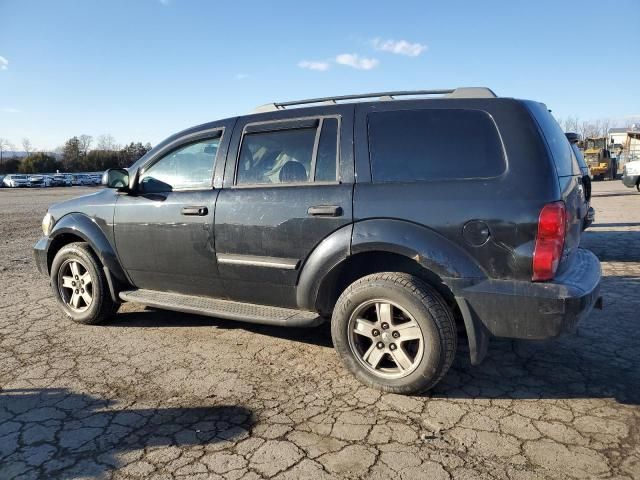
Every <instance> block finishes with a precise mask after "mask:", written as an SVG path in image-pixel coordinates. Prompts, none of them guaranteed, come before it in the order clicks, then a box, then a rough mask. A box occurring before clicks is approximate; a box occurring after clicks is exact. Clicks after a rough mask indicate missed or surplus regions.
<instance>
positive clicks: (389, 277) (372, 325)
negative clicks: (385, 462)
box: [331, 272, 457, 393]
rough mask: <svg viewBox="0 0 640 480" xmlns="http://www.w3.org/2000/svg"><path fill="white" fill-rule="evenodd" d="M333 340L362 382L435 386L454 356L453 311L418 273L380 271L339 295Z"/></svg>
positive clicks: (397, 387) (403, 387) (394, 388)
mask: <svg viewBox="0 0 640 480" xmlns="http://www.w3.org/2000/svg"><path fill="white" fill-rule="evenodd" d="M331 334H332V338H333V344H334V346H335V348H336V350H337V351H338V353H339V355H340V357H341V358H342V361H343V362H344V364H345V366H346V367H347V368H348V369H349V370H350V371H351V372H352V373H353V374H354V375H355V376H356V378H357V379H358V380H360V381H361V382H362V383H364V384H366V385H369V386H371V387H375V388H379V389H381V390H384V391H387V392H393V393H416V392H420V391H425V390H428V389H430V388H432V387H433V386H434V385H435V384H436V383H438V382H439V381H440V379H441V378H442V377H443V376H444V375H445V374H446V373H447V371H448V370H449V367H450V366H451V363H452V362H453V358H454V356H455V351H456V344H457V336H456V325H455V321H454V318H453V314H452V312H451V310H450V309H449V307H448V306H447V304H446V302H445V301H444V299H443V298H442V297H441V296H440V294H438V293H437V292H436V291H435V290H434V289H433V288H432V287H430V286H429V285H427V284H426V283H425V282H423V281H422V280H420V279H419V278H417V277H414V276H412V275H408V274H404V273H393V272H387V273H376V274H373V275H368V276H366V277H363V278H361V279H360V280H357V281H356V282H354V283H353V284H351V285H350V286H349V287H348V288H347V289H346V290H345V291H344V292H343V293H342V295H340V298H339V299H338V302H337V303H336V306H335V309H334V312H333V316H332V320H331Z"/></svg>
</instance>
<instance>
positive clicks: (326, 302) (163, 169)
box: [35, 88, 602, 393]
mask: <svg viewBox="0 0 640 480" xmlns="http://www.w3.org/2000/svg"><path fill="white" fill-rule="evenodd" d="M407 94H411V95H413V96H414V98H411V99H407V100H400V99H398V98H399V97H402V96H404V95H407ZM435 94H440V95H441V97H439V98H434V97H433V95H435ZM417 95H426V97H423V98H416V97H415V96H417ZM377 97H382V98H383V99H384V100H385V101H379V100H377V99H376V98H377ZM372 98H373V99H374V100H371V99H372ZM344 100H358V101H356V102H350V103H349V102H347V103H344V102H343V101H344ZM296 107H298V108H296ZM103 178H104V182H105V185H106V186H107V187H110V188H105V189H103V190H101V191H99V192H97V193H95V194H93V195H90V196H85V197H80V198H77V199H73V200H69V201H66V202H63V203H59V204H57V205H53V206H51V207H50V208H49V210H48V212H47V214H46V215H45V217H44V219H43V232H44V237H43V238H42V239H41V240H39V241H38V243H37V244H36V245H35V257H36V263H37V265H38V268H39V270H40V271H41V272H42V273H43V274H45V275H48V276H49V277H50V279H51V284H52V288H53V293H54V296H55V298H56V299H57V301H58V303H59V305H60V307H61V309H62V311H63V312H64V313H65V314H66V315H67V316H68V317H69V318H71V319H72V320H74V321H76V322H79V323H86V324H95V323H99V322H103V321H105V320H107V319H108V318H110V317H111V316H112V315H113V314H114V312H115V311H116V310H117V308H118V305H119V304H120V303H121V302H127V301H135V302H140V303H142V304H145V305H149V306H153V307H157V308H164V309H169V310H175V311H179V312H190V313H198V314H203V315H211V316H215V317H219V318H226V319H231V320H242V321H247V322H255V323H263V324H271V325H279V326H292V327H294V326H295V327H303V326H307V327H308V326H314V325H318V324H319V323H321V322H323V321H325V320H326V321H330V322H331V332H332V337H333V344H334V346H335V348H336V350H337V352H338V354H339V355H340V356H341V358H342V360H343V362H344V364H345V366H346V368H347V369H348V370H350V371H351V372H352V373H353V374H354V375H355V376H356V378H358V379H359V380H360V381H362V382H363V383H365V384H366V385H370V386H373V387H377V388H380V389H382V390H385V391H388V392H395V393H413V392H417V391H422V390H426V389H429V388H431V387H433V386H434V385H436V384H437V383H438V382H439V381H440V379H441V378H442V377H443V376H444V375H445V374H446V372H447V370H448V369H449V367H450V365H451V363H452V361H453V358H454V355H455V352H456V348H457V342H458V336H457V333H456V332H457V330H458V329H459V328H461V329H464V330H465V331H466V333H467V338H468V342H469V352H470V356H471V363H472V364H474V365H476V364H478V363H479V362H481V361H482V359H483V358H484V356H485V354H486V352H487V348H488V344H489V340H490V338H492V337H508V338H523V339H543V338H549V337H555V336H557V335H560V334H563V333H566V332H571V331H573V330H574V328H575V326H576V324H577V323H578V322H579V321H580V320H582V319H583V318H585V317H586V316H587V315H588V314H589V312H590V311H591V309H592V308H593V307H594V306H595V307H600V306H601V304H602V302H601V297H600V276H601V273H600V263H599V261H598V259H597V257H596V256H595V255H594V254H593V253H591V252H589V251H588V250H584V249H581V248H579V244H580V237H581V234H582V226H583V223H584V220H585V217H586V215H587V210H586V209H585V208H584V188H583V185H582V183H581V178H582V172H581V171H580V167H579V165H578V163H577V161H576V158H575V155H573V153H572V149H571V145H570V144H569V142H568V140H567V139H566V137H565V136H564V133H563V132H562V129H561V128H560V126H559V125H558V124H557V122H556V121H555V119H554V118H553V116H552V115H551V114H550V113H549V111H548V109H547V108H546V106H544V105H543V104H541V103H537V102H533V101H527V100H517V99H512V98H498V97H496V96H495V94H494V93H493V92H492V91H491V90H489V89H485V88H461V89H455V90H448V91H445V92H442V91H419V92H385V93H376V94H364V95H354V96H346V97H334V98H322V99H311V100H305V101H298V102H286V103H274V104H269V105H267V106H264V107H261V108H259V109H258V111H257V112H256V113H254V114H250V115H245V116H240V117H235V118H229V119H224V120H219V121H215V122H211V123H207V124H205V125H200V126H197V127H193V128H190V129H188V130H185V131H183V132H180V133H178V134H176V135H173V136H172V137H170V138H168V139H167V140H165V141H164V142H162V143H161V144H160V145H158V146H157V147H155V148H154V149H153V150H151V151H150V152H148V153H147V154H146V155H145V156H144V157H142V158H141V159H140V160H139V161H137V162H136V163H135V164H134V165H133V166H132V167H131V168H129V169H113V170H109V171H107V172H106V173H105V175H104V177H103ZM178 225H179V228H177V226H178ZM214 234H215V241H214ZM301 361H304V359H301Z"/></svg>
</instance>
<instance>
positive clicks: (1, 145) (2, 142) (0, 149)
mask: <svg viewBox="0 0 640 480" xmlns="http://www.w3.org/2000/svg"><path fill="white" fill-rule="evenodd" d="M9 150H13V145H11V142H9V140H8V139H7V138H2V137H0V165H2V161H3V157H4V152H6V151H9Z"/></svg>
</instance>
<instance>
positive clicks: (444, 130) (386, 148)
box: [367, 109, 506, 182]
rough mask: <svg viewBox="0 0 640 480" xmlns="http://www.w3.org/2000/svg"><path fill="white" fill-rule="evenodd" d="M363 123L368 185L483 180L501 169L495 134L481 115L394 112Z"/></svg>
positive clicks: (502, 161)
mask: <svg viewBox="0 0 640 480" xmlns="http://www.w3.org/2000/svg"><path fill="white" fill-rule="evenodd" d="M367 120H368V130H369V155H370V161H371V175H372V178H373V181H374V182H413V181H425V180H426V181H429V180H455V179H469V178H489V177H496V176H499V175H501V174H502V173H503V172H504V171H505V169H506V161H505V157H504V149H503V146H502V142H501V140H500V136H499V134H498V130H497V129H496V126H495V123H494V121H493V119H492V118H491V116H490V115H489V114H488V113H486V112H484V111H481V110H464V109H422V110H395V111H387V112H375V113H371V114H369V116H368V119H367Z"/></svg>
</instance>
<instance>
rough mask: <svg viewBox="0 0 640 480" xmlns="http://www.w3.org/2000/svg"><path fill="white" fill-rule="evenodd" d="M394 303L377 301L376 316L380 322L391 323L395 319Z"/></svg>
mask: <svg viewBox="0 0 640 480" xmlns="http://www.w3.org/2000/svg"><path fill="white" fill-rule="evenodd" d="M392 308H393V307H392V305H391V304H390V303H376V316H377V317H378V321H379V322H381V323H382V322H386V323H387V324H389V325H390V324H391V323H392V321H393V312H392Z"/></svg>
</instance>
